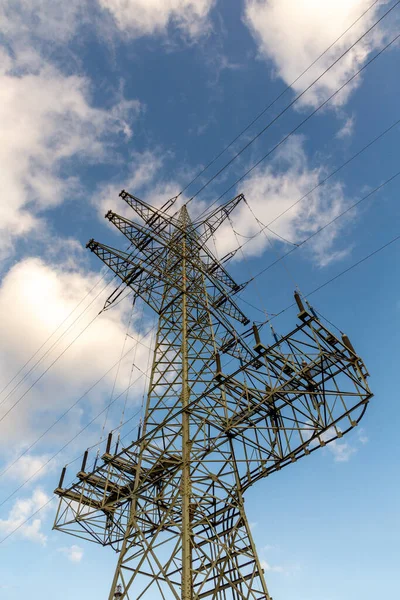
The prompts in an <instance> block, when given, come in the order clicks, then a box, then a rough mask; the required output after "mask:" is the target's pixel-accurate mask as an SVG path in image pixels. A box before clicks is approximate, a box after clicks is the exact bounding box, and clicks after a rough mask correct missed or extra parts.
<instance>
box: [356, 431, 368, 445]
mask: <svg viewBox="0 0 400 600" xmlns="http://www.w3.org/2000/svg"><path fill="white" fill-rule="evenodd" d="M357 438H358V441H359V442H360V444H362V445H363V446H364V445H365V444H368V442H369V438H368V436H367V434H366V433H365V429H364V428H363V427H361V428H360V429H359V430H358V431H357Z"/></svg>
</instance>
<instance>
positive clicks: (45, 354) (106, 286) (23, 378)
mask: <svg viewBox="0 0 400 600" xmlns="http://www.w3.org/2000/svg"><path fill="white" fill-rule="evenodd" d="M100 281H101V280H100ZM112 281H113V279H111V280H110V281H109V282H108V283H107V284H106V285H105V286H104V287H103V288H102V289H101V290H100V292H99V293H98V294H97V296H95V297H94V298H93V300H92V301H91V302H90V303H89V304H88V305H87V306H86V308H85V309H84V310H83V311H82V312H81V313H80V314H79V315H78V316H77V317H76V319H75V320H74V321H72V323H70V325H69V326H68V327H67V329H66V330H65V331H63V333H62V334H61V335H60V336H59V337H58V339H57V340H56V341H55V342H53V344H52V345H51V346H50V348H48V349H47V350H46V352H45V353H44V354H43V355H42V356H41V357H40V358H39V359H38V360H37V361H36V362H35V364H34V365H33V366H32V367H31V368H30V369H29V371H27V372H26V373H25V374H24V376H23V377H22V379H20V380H19V381H18V383H17V384H16V385H15V386H14V387H13V388H12V390H10V391H9V392H8V394H7V395H6V396H5V397H4V398H3V400H2V401H1V402H0V406H1V405H2V404H4V403H5V402H6V400H8V398H9V397H10V396H11V395H12V394H13V393H14V392H15V390H17V389H18V388H19V386H20V385H21V384H22V383H23V382H24V381H25V379H26V378H27V377H28V375H30V374H31V373H32V371H34V370H35V368H36V367H37V366H38V365H39V364H40V363H41V362H42V361H43V359H44V358H46V356H47V355H48V354H49V353H50V352H51V350H52V349H53V348H54V347H55V346H57V345H58V343H59V342H60V341H61V339H62V338H63V337H64V336H65V335H66V334H67V333H68V331H70V329H72V327H73V326H74V325H75V323H77V322H78V321H79V320H80V319H81V318H82V317H83V315H84V314H85V312H86V311H87V310H88V309H89V307H90V306H91V305H92V304H93V303H94V302H95V301H96V300H97V298H98V297H99V296H101V294H102V293H103V292H104V291H105V290H106V289H107V288H108V287H109V285H110V284H111V283H112ZM96 285H97V284H96ZM94 287H96V286H94ZM92 289H94V288H92ZM85 297H87V295H86V296H85ZM81 302H82V301H81ZM81 302H80V303H79V304H81ZM79 304H78V305H77V306H79ZM76 308H77V307H75V309H74V311H75V310H76ZM74 311H73V312H74ZM71 314H72V313H71ZM69 316H70V315H69ZM69 316H68V317H67V319H68V318H69ZM64 322H65V320H64V321H63V323H64ZM60 327H61V325H59V326H58V327H57V329H56V330H55V331H54V332H53V333H52V334H51V335H50V336H49V338H48V339H47V341H48V340H49V339H51V337H52V336H53V335H54V333H55V332H56V331H57V330H58V329H59V328H60ZM78 337H79V336H78ZM47 341H46V342H45V343H47ZM43 345H44V344H42V346H41V348H42V347H43ZM68 347H69V346H68ZM39 350H40V349H39ZM39 350H37V351H36V352H35V354H34V355H33V356H35V355H36V354H37V353H38V352H39ZM31 360H32V357H31V358H30V359H29V361H28V363H29V362H30V361H31ZM25 364H27V363H25ZM52 364H54V363H52ZM14 379H15V377H14ZM6 387H8V386H6ZM29 389H31V388H29ZM28 391H29V390H28ZM1 420H2V419H0V421H1Z"/></svg>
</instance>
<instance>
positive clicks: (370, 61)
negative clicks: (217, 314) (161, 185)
mask: <svg viewBox="0 0 400 600" xmlns="http://www.w3.org/2000/svg"><path fill="white" fill-rule="evenodd" d="M399 4H400V0H397V2H396V3H395V4H394V5H393V6H391V7H390V8H389V9H388V10H387V11H386V12H385V13H384V14H383V15H382V16H381V17H380V18H379V19H378V20H377V21H375V23H374V24H373V25H372V26H371V27H369V28H368V29H367V30H366V31H365V32H364V33H363V34H362V35H361V36H360V37H359V38H358V39H357V40H356V41H355V42H354V43H353V44H351V46H349V48H347V50H345V52H343V53H342V54H341V55H340V56H339V57H338V58H337V59H336V60H335V61H334V62H333V63H331V65H330V66H329V67H327V68H326V69H325V70H324V71H323V72H322V73H321V74H320V75H319V76H318V77H317V78H316V79H314V81H313V82H312V83H310V84H309V85H308V86H307V87H306V88H305V89H304V90H303V91H302V92H301V93H300V94H298V95H297V96H296V97H295V98H294V99H293V100H292V101H291V102H290V103H289V104H288V105H287V106H286V107H285V108H284V109H283V110H282V111H281V112H280V113H278V114H277V115H276V116H275V117H274V118H273V119H272V120H271V121H269V123H268V124H267V125H266V126H265V127H264V128H263V129H261V130H260V131H259V132H258V133H257V134H256V135H255V136H253V137H252V138H251V140H250V141H249V142H247V144H245V145H244V146H243V147H242V148H241V150H239V152H237V153H236V154H235V155H234V156H233V157H232V158H231V159H230V160H229V161H228V162H227V163H225V165H224V166H223V167H221V169H219V171H217V173H215V174H214V175H213V176H212V177H211V178H210V179H209V180H208V181H207V182H206V183H205V184H203V185H202V186H201V188H200V189H199V190H198V191H197V192H196V193H195V194H194V195H193V196H192V197H191V198H190V199H189V200H188V201H187V203H186V204H189V203H190V202H192V200H194V199H195V198H196V197H197V196H198V195H199V194H200V193H201V192H202V191H203V190H204V189H205V188H206V187H208V185H209V184H210V183H212V181H214V180H215V179H216V178H217V177H218V176H219V175H220V174H221V173H222V172H223V171H224V170H225V169H226V168H227V167H228V166H230V165H231V164H232V163H233V161H234V160H236V159H237V158H238V157H239V156H240V155H241V154H242V153H243V152H244V151H245V150H246V149H247V148H249V146H251V145H252V144H253V143H254V142H255V141H256V140H257V139H258V138H259V137H260V136H261V135H262V134H263V133H265V131H267V130H268V129H269V128H270V127H271V126H272V125H273V124H274V123H275V122H276V121H277V120H278V119H279V118H280V117H281V116H282V115H284V114H285V113H286V112H287V111H288V110H289V109H290V108H291V107H292V106H293V105H294V104H295V103H296V102H298V101H299V100H300V99H301V98H302V97H303V96H304V94H306V93H307V92H308V91H309V90H310V89H311V88H312V87H313V85H315V84H316V83H317V82H318V81H319V80H320V79H321V78H322V77H323V76H324V75H325V74H326V73H328V72H329V71H330V70H331V69H332V68H333V67H334V66H335V65H336V64H337V63H338V62H339V61H340V60H341V59H342V58H343V57H344V56H345V55H346V54H348V52H350V51H351V50H352V49H353V48H354V47H355V46H356V45H357V44H358V43H359V42H360V41H361V40H362V39H363V38H364V37H365V36H366V35H368V33H370V32H371V31H372V30H373V29H374V28H375V27H376V26H377V25H378V24H379V23H380V22H381V21H382V20H383V19H384V18H385V17H386V16H387V15H388V14H389V13H390V12H391V11H392V10H394V9H395V8H396V7H397V6H398V5H399ZM398 37H400V36H397V37H396V38H394V39H393V40H392V42H390V43H389V44H387V45H386V46H385V47H384V48H383V49H382V50H381V51H380V52H378V53H377V54H376V55H375V56H374V57H373V58H372V59H371V60H369V61H368V62H367V63H366V64H365V65H364V66H363V67H362V68H361V69H359V70H358V71H357V72H356V73H355V74H354V75H353V76H352V77H351V78H350V79H349V80H348V81H346V83H345V84H343V85H342V86H340V87H339V88H338V89H337V90H336V91H335V92H334V93H333V94H332V95H331V96H329V98H328V99H327V100H325V101H324V102H323V103H322V104H321V105H320V106H319V107H318V108H317V109H315V110H314V111H313V112H312V113H310V115H309V116H308V117H307V118H306V119H304V120H303V121H302V122H301V123H300V124H299V125H298V126H297V127H296V128H295V129H294V130H292V131H291V132H290V133H289V134H288V136H286V137H285V138H283V140H281V142H279V144H278V145H277V146H275V147H274V148H273V149H272V150H271V151H270V152H269V153H268V154H266V155H265V156H264V157H263V158H262V159H261V160H260V161H259V162H258V163H256V165H255V166H254V167H252V168H251V169H250V170H249V171H247V172H246V173H245V175H243V176H242V177H241V178H239V179H238V180H237V181H236V182H235V183H234V184H233V185H232V186H230V187H229V188H228V189H227V190H226V191H225V192H224V193H223V194H221V196H219V197H218V198H217V200H215V202H214V203H213V204H215V203H216V202H218V200H220V199H221V198H222V197H223V196H224V195H225V194H227V193H228V191H230V190H231V189H232V188H233V187H235V185H237V183H239V182H240V181H241V180H242V179H244V177H246V176H247V175H248V174H249V173H250V172H251V171H252V170H253V169H254V168H255V167H256V166H258V165H259V164H260V162H262V160H264V159H265V158H266V157H267V156H269V154H270V153H272V152H273V151H274V150H275V149H276V148H278V147H279V146H280V145H281V144H282V143H283V142H284V141H286V139H287V138H288V137H289V136H290V135H292V134H293V133H294V132H295V131H297V129H299V128H300V127H301V126H302V125H303V124H304V123H305V122H306V121H308V120H309V119H310V118H311V117H312V116H313V115H315V114H316V113H317V112H318V111H319V110H320V109H321V108H322V107H323V106H325V105H326V104H327V103H328V102H329V101H330V100H332V98H334V97H335V96H336V95H337V94H338V93H339V92H340V91H341V90H342V89H343V88H344V87H345V86H346V85H347V84H348V83H350V82H351V81H352V80H353V79H354V78H355V77H357V76H358V75H359V74H360V73H361V72H362V71H363V70H364V69H365V68H366V67H367V66H368V65H370V64H371V63H372V62H373V61H374V60H375V59H376V58H377V57H378V56H379V55H380V54H382V52H383V51H384V50H386V49H387V48H388V47H389V46H390V45H391V44H393V43H394V42H395V41H396V40H397V39H398ZM213 204H211V206H213ZM211 206H209V207H207V210H208V209H209V208H211ZM203 214H204V213H203Z"/></svg>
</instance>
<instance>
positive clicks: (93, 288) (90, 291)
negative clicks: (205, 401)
mask: <svg viewBox="0 0 400 600" xmlns="http://www.w3.org/2000/svg"><path fill="white" fill-rule="evenodd" d="M106 274H107V271H105V272H104V275H103V276H102V277H100V279H99V280H98V281H97V282H96V283H95V284H94V286H93V287H92V288H91V289H90V290H89V291H88V292H87V294H85V296H84V297H83V298H82V300H80V301H79V302H78V304H77V305H76V306H75V308H73V309H72V311H71V312H70V313H69V314H68V315H67V316H66V317H65V319H63V321H62V322H61V323H60V324H59V325H57V327H56V329H55V330H54V331H53V332H52V333H51V334H50V335H49V337H48V338H47V339H46V340H45V341H44V342H43V344H42V345H41V346H39V348H38V349H37V350H36V351H35V352H34V354H32V356H31V357H30V358H29V359H28V360H27V361H26V363H25V364H24V365H22V367H21V368H20V369H19V371H17V373H15V375H14V377H12V379H10V381H9V382H8V383H7V384H6V385H5V386H4V387H3V389H2V390H0V396H1V394H2V393H3V392H4V391H5V390H6V389H7V388H8V386H9V385H11V383H12V382H13V381H14V380H15V379H16V378H17V377H18V375H19V374H20V373H21V372H22V371H23V370H24V369H25V367H27V366H28V365H29V363H30V362H31V360H33V359H34V358H35V356H36V355H37V354H38V353H39V352H40V350H41V349H42V348H44V346H46V344H47V343H48V342H49V341H50V340H51V338H52V337H53V335H55V334H56V333H57V331H58V330H59V329H60V328H61V327H62V326H63V325H64V323H66V322H67V321H68V319H69V318H70V317H71V316H72V315H73V314H74V312H75V311H76V310H77V309H78V308H79V306H80V305H81V304H82V303H83V302H84V301H85V300H86V298H88V296H90V295H91V294H92V292H93V291H94V290H95V289H96V287H97V286H98V285H99V283H101V281H103V279H104V278H105V277H106ZM104 289H105V288H104ZM102 291H103V290H102ZM97 297H98V296H96V298H97ZM89 306H90V304H89ZM87 308H88V307H86V309H85V310H87ZM82 314H83V313H81V315H80V316H82ZM78 318H79V317H78ZM75 322H76V320H75V321H74V323H75ZM72 325H73V323H72V324H71V325H70V326H69V327H68V329H70V327H71V326H72ZM68 329H67V330H66V331H64V333H63V334H62V335H65V333H66V332H67V331H68ZM61 337H62V336H61ZM61 337H60V338H58V339H61ZM53 346H54V345H53ZM53 346H52V347H53ZM47 352H49V350H48V351H47ZM44 356H45V355H43V356H42V357H41V359H40V361H41V360H42V359H43V358H44ZM40 361H38V362H36V363H35V365H34V366H33V367H32V369H31V370H30V371H29V372H28V373H26V374H25V375H24V377H23V378H22V379H21V380H20V381H19V382H18V384H17V386H16V387H14V388H13V389H12V390H11V392H10V393H9V395H10V394H12V392H13V391H14V390H15V389H16V388H17V387H18V386H19V385H20V384H21V383H22V381H24V379H25V378H26V376H27V375H29V373H31V372H32V370H33V369H34V368H35V367H36V366H37V365H38V364H39V362H40ZM7 397H8V396H6V398H5V399H4V400H6V399H7ZM4 400H3V401H2V402H1V403H0V404H2V403H3V402H4Z"/></svg>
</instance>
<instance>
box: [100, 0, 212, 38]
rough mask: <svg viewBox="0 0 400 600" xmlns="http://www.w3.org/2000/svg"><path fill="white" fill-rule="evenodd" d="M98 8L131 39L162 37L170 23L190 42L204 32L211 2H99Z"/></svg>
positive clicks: (205, 0) (146, 0)
mask: <svg viewBox="0 0 400 600" xmlns="http://www.w3.org/2000/svg"><path fill="white" fill-rule="evenodd" d="M99 4H100V6H101V7H102V8H104V9H106V10H107V11H109V12H110V13H111V14H112V16H113V17H114V19H115V22H116V23H117V25H118V27H119V28H120V29H122V30H124V31H126V32H128V33H130V34H131V35H134V36H142V35H151V34H156V33H165V32H166V30H167V28H168V25H169V24H171V23H173V24H174V25H175V26H176V27H177V28H178V29H180V30H181V31H182V32H183V33H184V34H186V35H188V36H189V37H190V38H192V39H193V38H195V37H198V36H199V35H201V34H202V33H204V32H205V31H207V30H208V28H209V22H208V15H209V12H210V10H211V8H212V6H213V5H214V0H99Z"/></svg>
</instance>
